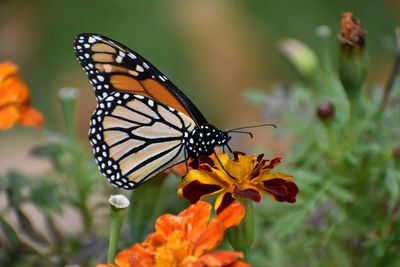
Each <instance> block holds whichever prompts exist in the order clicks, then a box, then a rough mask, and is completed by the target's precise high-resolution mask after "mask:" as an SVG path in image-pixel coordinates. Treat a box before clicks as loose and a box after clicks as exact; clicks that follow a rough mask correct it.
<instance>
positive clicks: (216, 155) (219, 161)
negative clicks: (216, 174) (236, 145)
mask: <svg viewBox="0 0 400 267" xmlns="http://www.w3.org/2000/svg"><path fill="white" fill-rule="evenodd" d="M214 156H215V157H216V159H217V161H218V163H219V165H220V166H221V168H222V169H223V170H224V171H225V172H226V174H228V175H229V176H230V177H231V178H232V179H233V180H236V178H235V177H233V176H232V175H231V174H230V173H229V172H228V171H227V170H226V169H225V167H224V165H222V162H221V160H220V159H219V157H218V154H217V153H215V151H214Z"/></svg>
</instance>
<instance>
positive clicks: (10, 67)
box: [0, 61, 18, 83]
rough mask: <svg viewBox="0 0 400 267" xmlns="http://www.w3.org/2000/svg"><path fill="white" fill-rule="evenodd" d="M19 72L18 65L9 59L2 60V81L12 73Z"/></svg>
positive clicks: (0, 70)
mask: <svg viewBox="0 0 400 267" xmlns="http://www.w3.org/2000/svg"><path fill="white" fill-rule="evenodd" d="M17 72H18V66H17V65H15V64H13V63H11V62H7V61H3V62H0V83H1V82H2V81H3V80H4V79H5V78H6V77H7V76H10V75H15V74H17Z"/></svg>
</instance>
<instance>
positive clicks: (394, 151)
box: [392, 147, 400, 160]
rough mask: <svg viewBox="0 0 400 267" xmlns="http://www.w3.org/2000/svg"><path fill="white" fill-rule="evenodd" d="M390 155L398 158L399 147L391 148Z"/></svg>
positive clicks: (399, 154) (399, 158) (399, 157)
mask: <svg viewBox="0 0 400 267" xmlns="http://www.w3.org/2000/svg"><path fill="white" fill-rule="evenodd" d="M392 156H393V158H394V159H396V160H400V147H396V148H395V149H393V151H392Z"/></svg>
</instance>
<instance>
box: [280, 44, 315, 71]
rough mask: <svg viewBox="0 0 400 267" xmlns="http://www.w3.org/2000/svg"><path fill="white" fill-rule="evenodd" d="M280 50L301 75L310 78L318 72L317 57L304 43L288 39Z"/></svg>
mask: <svg viewBox="0 0 400 267" xmlns="http://www.w3.org/2000/svg"><path fill="white" fill-rule="evenodd" d="M279 48H280V50H281V52H282V54H283V55H284V56H285V57H286V58H287V59H288V60H289V62H290V63H291V64H292V65H293V66H294V68H295V69H296V70H297V71H298V72H299V73H300V75H302V76H304V77H307V78H308V77H309V76H311V75H313V74H314V73H315V72H316V71H317V70H318V58H317V56H316V55H315V53H314V51H312V50H311V48H310V47H308V46H307V45H305V44H304V43H302V42H300V41H298V40H295V39H290V38H288V39H285V40H283V41H282V42H281V43H280V45H279Z"/></svg>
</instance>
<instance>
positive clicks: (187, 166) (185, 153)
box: [182, 148, 189, 180]
mask: <svg viewBox="0 0 400 267" xmlns="http://www.w3.org/2000/svg"><path fill="white" fill-rule="evenodd" d="M183 153H184V155H185V165H186V173H185V175H183V176H182V180H183V179H184V178H185V176H186V175H187V174H188V172H189V164H188V154H187V151H186V148H184V152H183Z"/></svg>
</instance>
